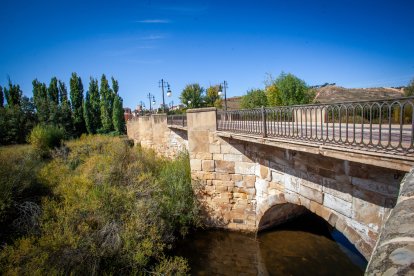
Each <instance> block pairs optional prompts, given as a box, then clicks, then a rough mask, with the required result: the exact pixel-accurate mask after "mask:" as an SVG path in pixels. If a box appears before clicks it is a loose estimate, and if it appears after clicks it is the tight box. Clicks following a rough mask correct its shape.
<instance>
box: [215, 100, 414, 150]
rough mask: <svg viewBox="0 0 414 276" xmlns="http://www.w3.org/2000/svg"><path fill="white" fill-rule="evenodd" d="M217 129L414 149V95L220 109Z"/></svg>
mask: <svg viewBox="0 0 414 276" xmlns="http://www.w3.org/2000/svg"><path fill="white" fill-rule="evenodd" d="M217 129H218V130H220V131H228V132H235V133H243V134H251V135H260V136H262V137H270V138H272V137H274V138H281V139H289V140H297V141H304V142H315V143H320V144H334V145H340V146H347V147H357V148H359V149H364V150H375V151H381V150H384V151H394V152H402V153H413V152H414V147H413V143H414V140H413V133H414V97H408V98H398V99H389V100H377V101H361V102H345V103H335V104H312V105H297V106H286V107H272V108H267V107H266V108H261V109H251V110H234V111H227V112H226V111H220V112H218V114H217Z"/></svg>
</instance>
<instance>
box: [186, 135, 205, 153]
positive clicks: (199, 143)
mask: <svg viewBox="0 0 414 276" xmlns="http://www.w3.org/2000/svg"><path fill="white" fill-rule="evenodd" d="M188 147H189V152H194V153H198V152H208V151H209V143H208V131H201V130H200V131H190V132H189V133H188Z"/></svg>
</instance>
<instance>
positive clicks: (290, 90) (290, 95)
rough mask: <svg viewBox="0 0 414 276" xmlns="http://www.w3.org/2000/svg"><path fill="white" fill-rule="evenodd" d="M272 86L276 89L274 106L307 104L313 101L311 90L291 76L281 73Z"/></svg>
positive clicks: (301, 81)
mask: <svg viewBox="0 0 414 276" xmlns="http://www.w3.org/2000/svg"><path fill="white" fill-rule="evenodd" d="M272 85H274V86H276V87H277V90H276V91H277V92H276V93H277V94H276V98H277V100H276V104H278V105H284V106H287V105H294V104H307V103H310V102H311V101H312V100H313V93H312V92H313V90H311V89H309V87H308V86H307V85H306V83H305V82H304V81H303V80H301V79H299V78H298V77H296V76H294V75H293V74H290V73H289V74H285V73H283V72H282V73H281V74H280V75H279V77H278V78H277V79H276V80H275V81H274V82H273V84H272Z"/></svg>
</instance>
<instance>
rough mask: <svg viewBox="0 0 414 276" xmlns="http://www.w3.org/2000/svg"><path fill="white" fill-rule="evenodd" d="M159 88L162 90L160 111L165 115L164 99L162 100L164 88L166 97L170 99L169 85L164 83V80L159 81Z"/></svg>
mask: <svg viewBox="0 0 414 276" xmlns="http://www.w3.org/2000/svg"><path fill="white" fill-rule="evenodd" d="M159 87H161V90H162V110H163V112H164V113H165V98H164V88H167V97H171V89H170V84H169V83H168V82H166V81H165V80H164V79H161V80H160V81H159Z"/></svg>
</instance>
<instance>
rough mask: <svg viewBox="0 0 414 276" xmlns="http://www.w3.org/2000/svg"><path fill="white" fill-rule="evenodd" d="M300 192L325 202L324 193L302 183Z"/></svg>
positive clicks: (318, 201)
mask: <svg viewBox="0 0 414 276" xmlns="http://www.w3.org/2000/svg"><path fill="white" fill-rule="evenodd" d="M299 194H300V195H302V196H304V197H306V198H308V199H310V200H313V201H315V202H317V203H319V204H322V202H323V193H322V192H321V191H318V190H315V189H312V188H309V187H307V186H303V185H301V186H300V187H299Z"/></svg>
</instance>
